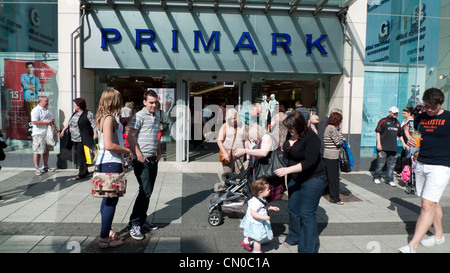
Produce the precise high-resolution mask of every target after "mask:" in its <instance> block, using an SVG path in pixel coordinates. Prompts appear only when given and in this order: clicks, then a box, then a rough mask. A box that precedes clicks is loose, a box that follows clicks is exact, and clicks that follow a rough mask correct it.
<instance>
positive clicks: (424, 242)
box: [420, 236, 445, 246]
mask: <svg viewBox="0 0 450 273" xmlns="http://www.w3.org/2000/svg"><path fill="white" fill-rule="evenodd" d="M420 243H421V244H422V245H423V246H435V245H441V244H443V243H445V237H444V236H442V238H441V239H437V238H436V237H434V236H430V237H428V238H426V239H423V240H422V241H420Z"/></svg>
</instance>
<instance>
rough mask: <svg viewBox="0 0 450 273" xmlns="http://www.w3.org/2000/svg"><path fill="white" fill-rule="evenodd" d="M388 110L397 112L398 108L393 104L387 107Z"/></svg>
mask: <svg viewBox="0 0 450 273" xmlns="http://www.w3.org/2000/svg"><path fill="white" fill-rule="evenodd" d="M389 112H392V113H394V114H395V113H398V108H397V107H395V106H392V107H391V108H389Z"/></svg>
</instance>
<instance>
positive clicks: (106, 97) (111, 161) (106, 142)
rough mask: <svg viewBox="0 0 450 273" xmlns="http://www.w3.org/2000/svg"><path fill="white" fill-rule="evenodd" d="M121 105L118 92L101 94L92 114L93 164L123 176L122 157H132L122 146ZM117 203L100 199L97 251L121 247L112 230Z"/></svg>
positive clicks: (109, 91)
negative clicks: (95, 140) (95, 136)
mask: <svg viewBox="0 0 450 273" xmlns="http://www.w3.org/2000/svg"><path fill="white" fill-rule="evenodd" d="M121 106H122V95H121V94H120V93H119V91H117V90H113V89H108V90H105V91H103V93H102V96H101V97H100V101H99V105H98V109H97V113H96V115H95V124H96V126H97V128H98V129H97V130H98V136H99V151H98V156H97V162H96V165H97V170H98V171H99V172H105V173H122V172H123V164H122V156H121V154H123V155H124V156H126V157H131V156H132V155H133V154H132V152H131V150H130V149H128V148H125V147H124V145H123V137H122V132H123V126H122V124H120V122H119V120H118V117H119V114H120V109H121ZM102 122H103V124H102ZM101 125H102V126H103V127H101ZM114 134H116V136H114ZM118 201H119V198H118V197H114V198H102V204H101V207H100V214H101V219H102V224H101V230H100V239H99V242H98V246H99V247H100V248H108V247H118V246H121V245H122V244H123V241H122V240H121V238H118V237H116V235H115V233H114V232H113V231H112V230H111V226H112V221H113V218H114V214H115V211H116V205H117V202H118Z"/></svg>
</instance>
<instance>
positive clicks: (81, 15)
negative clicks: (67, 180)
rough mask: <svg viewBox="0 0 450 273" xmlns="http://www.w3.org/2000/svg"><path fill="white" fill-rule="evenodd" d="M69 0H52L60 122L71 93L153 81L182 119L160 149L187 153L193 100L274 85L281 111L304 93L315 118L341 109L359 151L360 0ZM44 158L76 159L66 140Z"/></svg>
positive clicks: (243, 99) (241, 102)
mask: <svg viewBox="0 0 450 273" xmlns="http://www.w3.org/2000/svg"><path fill="white" fill-rule="evenodd" d="M75 2H77V1H59V2H58V3H57V7H58V8H57V10H58V11H57V19H58V22H57V24H56V25H57V26H58V31H57V35H56V36H58V37H59V39H58V40H57V41H58V49H57V54H56V58H57V59H58V67H59V68H60V69H59V71H58V73H57V79H58V86H57V88H58V92H57V94H58V97H57V100H58V103H57V104H58V106H56V107H57V108H56V109H58V110H59V111H58V112H57V113H55V116H57V118H58V119H59V120H58V122H59V124H60V126H59V127H60V128H62V127H63V125H64V124H65V123H66V122H67V120H68V119H69V117H70V116H71V113H72V111H73V109H72V100H73V99H74V98H76V97H83V98H85V99H86V101H87V103H88V109H90V110H91V111H93V112H95V109H96V107H97V101H98V99H99V97H100V95H101V92H102V91H103V90H104V89H105V88H107V87H113V88H116V89H118V90H119V91H120V92H121V93H122V94H123V96H124V98H125V100H126V101H134V102H138V103H139V101H142V97H141V96H142V92H143V90H145V89H147V88H152V89H154V90H156V91H157V92H158V93H159V95H160V101H161V104H162V110H163V111H168V112H167V113H165V114H166V115H167V116H168V117H170V121H168V123H170V124H169V126H172V125H174V124H177V126H173V129H169V131H168V132H167V133H165V135H164V136H163V142H164V144H165V148H164V149H165V160H174V161H190V160H193V159H192V158H190V155H189V154H190V149H192V146H191V147H190V145H189V138H190V137H191V136H190V132H189V131H190V128H189V127H190V122H191V119H192V120H194V118H195V117H194V116H195V115H196V113H194V112H195V111H198V107H197V108H195V107H194V106H196V105H197V106H198V105H200V107H203V106H204V103H205V102H206V101H208V103H209V104H210V105H218V104H220V103H221V102H224V103H225V104H226V105H229V106H230V105H231V106H232V107H246V106H248V105H249V104H251V103H254V102H258V101H261V99H262V98H265V97H264V96H266V97H270V96H271V95H274V96H275V98H276V100H277V101H278V102H279V105H283V106H284V108H285V109H286V110H288V109H289V108H293V107H294V102H295V100H296V99H301V100H302V101H303V104H304V105H305V106H306V107H308V108H310V109H311V111H312V112H314V113H317V115H319V117H321V118H322V117H324V116H326V115H327V113H328V111H329V110H330V109H331V108H334V107H338V108H341V109H342V110H343V112H344V122H343V124H342V127H341V130H342V132H343V133H344V134H345V135H346V136H347V138H349V139H352V141H354V143H355V146H353V147H354V148H355V149H356V151H358V146H359V143H358V142H359V139H360V130H361V119H360V116H361V111H362V92H363V90H364V69H363V67H364V64H363V56H362V55H361V54H360V52H361V51H362V50H363V49H364V45H365V29H366V26H365V21H366V17H365V12H364V11H365V9H366V2H365V1H344V0H343V1H143V2H139V1H107V2H104V1H81V9H80V5H79V3H75ZM139 4H140V5H139ZM361 11H363V12H361ZM61 37H64V38H61ZM198 98H201V100H200V101H199V100H198ZM215 109H216V110H217V108H214V107H212V110H213V111H214V110H215ZM213 131H214V130H213ZM216 133H217V132H216ZM213 138H214V136H213ZM19 151H21V152H19ZM9 153H11V154H12V155H11V156H10V158H14V162H15V163H11V165H12V164H17V162H19V165H21V166H32V161H30V160H28V158H30V159H31V154H28V153H29V151H28V152H26V151H25V153H24V151H23V150H21V149H20V148H18V149H17V152H14V151H12V150H11V151H9ZM356 154H359V151H358V152H357V153H356ZM51 157H53V158H54V160H53V162H54V164H55V165H58V166H60V167H71V166H73V163H71V160H70V155H67V154H66V155H64V153H63V151H61V152H59V151H57V152H56V151H55V152H53V153H52V154H51ZM64 161H66V162H64ZM61 162H63V163H61ZM8 164H9V163H8ZM8 164H3V165H4V166H6V165H8ZM12 166H14V165H12ZM16 166H17V165H16Z"/></svg>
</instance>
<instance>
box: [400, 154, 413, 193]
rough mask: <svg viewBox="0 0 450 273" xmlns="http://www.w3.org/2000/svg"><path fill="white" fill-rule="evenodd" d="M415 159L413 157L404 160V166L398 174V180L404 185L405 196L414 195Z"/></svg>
mask: <svg viewBox="0 0 450 273" xmlns="http://www.w3.org/2000/svg"><path fill="white" fill-rule="evenodd" d="M416 162H417V158H416V157H415V156H414V155H413V156H411V157H410V158H408V159H406V160H405V163H406V164H405V165H404V167H403V170H402V172H401V174H400V178H401V179H402V181H403V182H404V183H405V184H406V185H405V192H406V193H407V194H415V193H416V185H415V178H416V177H415V169H416Z"/></svg>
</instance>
